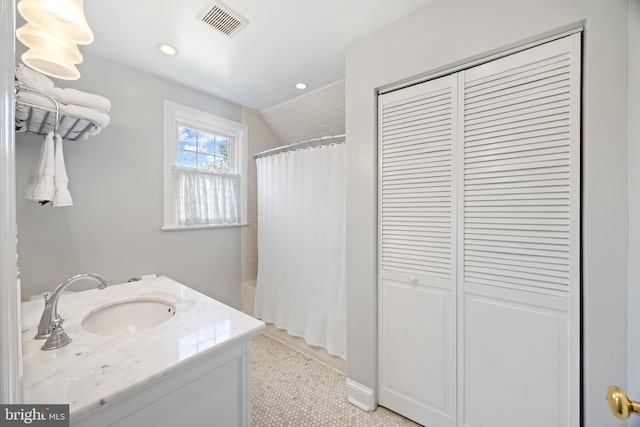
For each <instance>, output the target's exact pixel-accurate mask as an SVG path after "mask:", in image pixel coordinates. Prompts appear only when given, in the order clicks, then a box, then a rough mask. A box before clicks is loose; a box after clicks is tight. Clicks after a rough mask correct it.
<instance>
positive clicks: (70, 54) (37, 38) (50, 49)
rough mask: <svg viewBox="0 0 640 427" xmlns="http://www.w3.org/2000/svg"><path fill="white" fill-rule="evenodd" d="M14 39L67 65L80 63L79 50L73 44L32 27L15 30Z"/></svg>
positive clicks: (28, 24)
mask: <svg viewBox="0 0 640 427" xmlns="http://www.w3.org/2000/svg"><path fill="white" fill-rule="evenodd" d="M16 37H18V40H20V41H21V42H22V43H23V44H24V45H25V46H27V47H29V48H31V49H33V50H35V51H39V52H47V53H48V54H49V55H50V56H51V57H54V58H58V60H59V61H62V62H65V63H69V64H79V63H81V62H82V54H81V53H80V49H78V46H76V45H75V44H73V43H70V42H67V41H64V40H60V39H59V38H57V37H55V36H53V35H51V34H49V33H47V32H45V31H42V30H40V29H38V28H37V27H35V26H34V25H32V24H30V23H27V24H26V25H23V26H22V27H20V28H18V29H17V30H16Z"/></svg>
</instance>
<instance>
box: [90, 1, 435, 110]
mask: <svg viewBox="0 0 640 427" xmlns="http://www.w3.org/2000/svg"><path fill="white" fill-rule="evenodd" d="M222 1H223V3H224V4H226V5H227V6H229V7H231V8H232V9H234V10H235V11H236V12H238V13H240V14H241V15H243V16H244V17H246V18H247V19H248V20H249V25H248V26H246V27H245V28H244V29H242V30H241V31H240V32H239V33H237V34H236V35H235V36H234V37H232V38H228V37H227V36H226V35H224V34H222V33H219V32H217V31H215V30H213V29H212V28H211V27H209V26H207V25H206V24H204V23H202V22H200V21H198V20H197V19H196V18H195V16H196V14H197V13H198V12H200V10H201V9H202V8H203V7H204V6H205V5H207V4H208V3H209V1H208V0H180V1H178V0H136V1H132V0H108V1H105V0H85V2H84V9H85V15H86V17H87V21H88V22H89V25H90V27H91V28H92V30H93V32H94V34H95V41H94V42H93V44H91V45H89V46H82V47H81V50H82V51H83V52H86V53H90V54H94V55H98V56H102V57H105V58H108V59H112V60H115V61H118V62H121V63H125V64H128V65H130V66H132V67H135V68H138V69H142V70H145V71H147V72H150V73H153V74H156V75H159V76H162V77H165V78H167V79H170V80H175V81H179V82H182V83H183V84H185V85H188V86H191V87H195V88H197V89H200V90H202V91H205V92H208V93H211V94H214V95H217V96H220V97H222V98H225V99H228V100H230V101H233V102H236V103H238V104H241V105H245V106H248V107H252V108H255V109H257V110H263V109H266V108H269V107H272V106H274V105H277V104H280V103H282V102H285V101H287V100H290V99H292V98H295V97H297V96H300V95H301V92H300V91H299V90H297V89H295V87H294V85H295V83H296V82H298V81H304V82H307V83H308V84H309V88H308V91H312V90H314V89H317V88H320V87H323V86H326V85H328V84H330V83H333V82H335V81H337V80H340V79H342V78H344V74H345V73H344V65H345V47H346V45H347V44H348V43H349V42H350V41H352V40H354V39H357V38H359V37H361V36H363V35H366V34H368V33H371V32H373V31H374V30H376V29H378V28H380V27H383V26H385V25H387V24H389V23H391V22H393V21H395V20H397V19H399V18H401V17H402V16H405V15H408V14H409V13H411V12H413V11H414V10H416V9H418V8H420V7H421V6H423V5H425V4H427V3H428V2H429V1H430V0H393V1H389V0H323V1H305V0H302V1H301V0H268V1H265V0H222ZM160 42H165V43H169V44H172V45H173V46H175V47H176V48H177V49H178V51H179V53H178V55H176V56H174V57H169V56H166V55H164V54H162V53H160V51H159V50H158V49H157V48H156V45H157V44H158V43H160ZM79 68H80V71H81V72H82V64H80V66H79Z"/></svg>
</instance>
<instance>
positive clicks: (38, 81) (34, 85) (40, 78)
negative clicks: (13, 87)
mask: <svg viewBox="0 0 640 427" xmlns="http://www.w3.org/2000/svg"><path fill="white" fill-rule="evenodd" d="M16 79H17V80H18V83H20V84H22V85H24V86H27V87H30V88H31V89H35V90H39V91H40V92H44V93H47V94H49V95H53V93H52V92H53V88H54V85H53V82H52V81H51V80H50V79H49V78H48V77H47V76H45V75H44V74H41V73H39V72H37V71H34V70H32V69H31V68H29V67H27V66H26V65H24V64H18V65H17V66H16Z"/></svg>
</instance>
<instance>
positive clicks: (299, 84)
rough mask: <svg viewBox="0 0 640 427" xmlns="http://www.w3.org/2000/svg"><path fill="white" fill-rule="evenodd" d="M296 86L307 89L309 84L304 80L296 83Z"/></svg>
mask: <svg viewBox="0 0 640 427" xmlns="http://www.w3.org/2000/svg"><path fill="white" fill-rule="evenodd" d="M296 87H297V88H298V89H300V90H305V89H306V88H307V84H306V83H303V82H300V83H296Z"/></svg>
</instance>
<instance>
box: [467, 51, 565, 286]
mask: <svg viewBox="0 0 640 427" xmlns="http://www.w3.org/2000/svg"><path fill="white" fill-rule="evenodd" d="M570 73H571V69H570V57H569V54H568V53H567V54H561V55H557V56H554V57H551V58H548V59H545V60H542V61H539V62H534V63H530V64H528V65H525V66H521V67H518V68H515V69H511V70H508V71H504V72H501V73H496V74H492V75H489V76H484V77H482V78H480V79H477V80H471V81H465V82H464V88H463V93H464V95H463V96H464V153H463V164H464V185H463V199H464V238H463V243H464V267H463V269H464V281H465V283H468V284H478V285H489V286H498V287H503V288H509V289H514V290H522V291H528V292H537V293H544V294H552V295H567V294H568V292H569V283H570V278H569V266H570V252H569V249H570V248H569V243H570V235H569V230H570V220H571V218H570V166H571V158H570V153H571V147H570V143H571V139H570V138H571V132H570V131H571V117H572V115H571V109H570V105H571V104H570V101H571V81H570Z"/></svg>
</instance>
